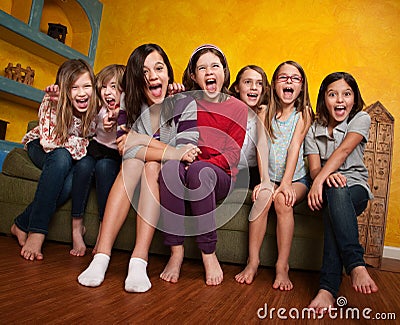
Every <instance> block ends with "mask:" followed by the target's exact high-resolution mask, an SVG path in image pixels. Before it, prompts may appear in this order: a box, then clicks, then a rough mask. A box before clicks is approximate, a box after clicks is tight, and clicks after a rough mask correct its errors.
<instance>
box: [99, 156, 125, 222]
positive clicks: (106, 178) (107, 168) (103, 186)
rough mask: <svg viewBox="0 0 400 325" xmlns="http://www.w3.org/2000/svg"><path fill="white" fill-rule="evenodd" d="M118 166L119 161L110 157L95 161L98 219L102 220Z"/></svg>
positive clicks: (119, 164) (119, 165)
mask: <svg viewBox="0 0 400 325" xmlns="http://www.w3.org/2000/svg"><path fill="white" fill-rule="evenodd" d="M120 167H121V162H120V161H116V160H115V159H111V158H103V159H100V160H98V161H97V163H96V168H95V175H96V194H97V205H98V209H99V220H100V221H103V216H104V211H105V209H106V203H107V199H108V194H109V193H110V190H111V187H112V186H113V184H114V181H115V179H116V178H117V175H118V173H119V170H120Z"/></svg>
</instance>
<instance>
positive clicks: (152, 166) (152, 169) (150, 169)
mask: <svg viewBox="0 0 400 325" xmlns="http://www.w3.org/2000/svg"><path fill="white" fill-rule="evenodd" d="M160 170H161V164H160V163H159V162H157V161H149V162H147V163H146V164H145V165H144V173H145V174H147V175H155V174H157V175H158V173H159V172H160Z"/></svg>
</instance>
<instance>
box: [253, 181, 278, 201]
mask: <svg viewBox="0 0 400 325" xmlns="http://www.w3.org/2000/svg"><path fill="white" fill-rule="evenodd" d="M274 189H275V186H274V184H272V183H271V181H270V180H267V181H263V182H261V183H260V184H258V185H256V186H255V187H254V189H253V193H252V194H251V200H252V201H253V202H254V201H256V200H257V198H258V195H259V194H260V192H261V191H263V190H265V191H270V192H271V194H274Z"/></svg>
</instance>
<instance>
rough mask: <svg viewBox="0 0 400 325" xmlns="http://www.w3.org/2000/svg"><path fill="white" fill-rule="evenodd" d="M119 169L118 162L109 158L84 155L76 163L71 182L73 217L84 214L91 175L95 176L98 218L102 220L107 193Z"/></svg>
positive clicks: (90, 185) (91, 179)
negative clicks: (97, 158)
mask: <svg viewBox="0 0 400 325" xmlns="http://www.w3.org/2000/svg"><path fill="white" fill-rule="evenodd" d="M119 170H120V162H119V161H116V160H115V159H111V158H102V159H99V160H96V159H94V158H93V157H92V156H86V157H84V158H82V159H81V160H79V161H78V162H77V163H76V165H75V167H74V176H73V183H72V184H73V185H72V212H71V215H72V217H73V218H82V217H83V215H84V214H85V209H86V205H87V200H88V198H89V194H90V190H91V187H92V181H93V176H95V179H96V194H97V205H98V211H99V220H100V221H102V220H103V216H104V210H105V208H106V203H107V198H108V194H109V192H110V190H111V187H112V186H113V184H114V181H115V178H116V177H117V175H118V173H119Z"/></svg>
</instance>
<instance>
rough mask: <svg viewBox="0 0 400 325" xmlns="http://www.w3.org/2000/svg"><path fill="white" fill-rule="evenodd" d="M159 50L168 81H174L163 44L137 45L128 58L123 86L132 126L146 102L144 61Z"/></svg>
mask: <svg viewBox="0 0 400 325" xmlns="http://www.w3.org/2000/svg"><path fill="white" fill-rule="evenodd" d="M154 51H157V52H158V53H159V54H160V55H161V57H162V58H163V60H164V63H165V65H166V66H167V70H168V79H169V81H168V83H172V82H173V81H174V72H173V69H172V66H171V63H170V62H169V59H168V56H167V54H166V53H165V51H164V50H163V49H162V48H161V46H159V45H157V44H151V43H150V44H143V45H140V46H139V47H137V48H136V49H135V50H134V51H133V52H132V54H131V55H130V57H129V59H128V63H127V65H126V70H125V73H124V77H123V79H122V88H123V89H124V92H125V107H126V113H127V114H126V115H127V125H129V126H131V125H133V123H134V122H135V120H136V119H137V117H138V116H139V115H140V111H141V108H142V105H143V103H145V102H146V94H145V87H147V80H146V78H145V76H144V72H143V70H144V61H145V60H146V58H147V56H148V55H149V54H150V53H152V52H154Z"/></svg>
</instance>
